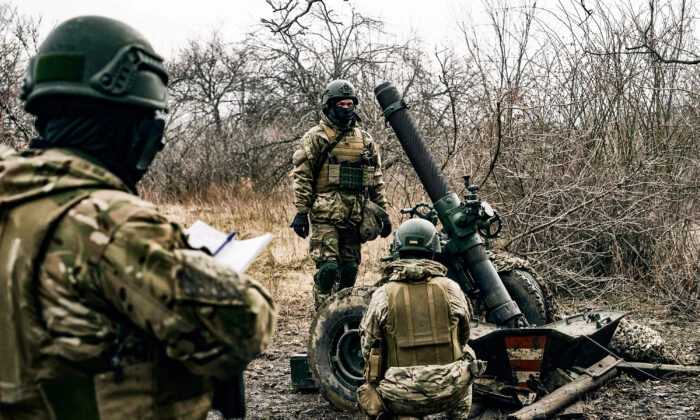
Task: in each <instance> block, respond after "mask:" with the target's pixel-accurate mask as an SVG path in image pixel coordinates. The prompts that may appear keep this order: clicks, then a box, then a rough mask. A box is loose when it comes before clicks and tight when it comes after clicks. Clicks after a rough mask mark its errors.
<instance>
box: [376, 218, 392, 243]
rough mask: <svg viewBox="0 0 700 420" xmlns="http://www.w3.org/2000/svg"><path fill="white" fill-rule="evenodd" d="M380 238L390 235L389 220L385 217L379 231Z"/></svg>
mask: <svg viewBox="0 0 700 420" xmlns="http://www.w3.org/2000/svg"><path fill="white" fill-rule="evenodd" d="M375 232H376V230H375ZM379 235H380V236H381V237H382V238H386V237H387V236H389V235H391V220H389V218H388V217H387V218H386V219H384V225H382V231H381V232H380V233H379Z"/></svg>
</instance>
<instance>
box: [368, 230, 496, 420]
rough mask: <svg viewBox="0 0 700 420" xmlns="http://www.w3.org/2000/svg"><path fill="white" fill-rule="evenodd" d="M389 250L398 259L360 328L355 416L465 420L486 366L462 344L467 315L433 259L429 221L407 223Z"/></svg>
mask: <svg viewBox="0 0 700 420" xmlns="http://www.w3.org/2000/svg"><path fill="white" fill-rule="evenodd" d="M392 251H393V253H394V254H398V259H397V260H395V261H393V262H391V263H389V264H388V265H387V266H386V267H384V268H383V270H382V282H383V283H385V284H384V285H383V286H381V287H380V288H379V289H377V290H376V291H375V292H374V294H373V295H372V300H371V302H370V304H369V307H368V308H367V312H366V313H365V315H364V317H363V318H362V322H361V323H360V336H361V342H362V355H363V357H364V361H365V371H364V376H365V379H366V380H367V383H365V384H364V385H362V386H360V388H359V389H358V391H357V393H358V403H359V406H360V410H361V411H362V412H363V414H364V415H365V416H366V417H367V418H372V419H374V418H377V416H378V415H379V414H381V413H385V415H386V414H389V415H391V416H394V417H391V418H395V419H412V418H421V417H423V416H427V415H430V414H435V413H440V412H447V415H448V418H450V419H466V418H467V417H468V415H469V409H470V408H471V389H472V382H473V381H474V379H475V378H476V377H477V376H479V375H480V374H481V373H482V372H483V371H484V370H485V368H486V363H485V362H483V361H479V360H476V359H475V356H474V352H473V350H472V349H471V348H470V347H469V346H468V345H467V341H468V339H469V317H470V308H469V305H468V303H467V300H466V299H465V297H464V294H463V293H462V291H461V290H460V288H459V285H458V284H457V283H455V282H454V281H452V280H450V279H448V278H446V277H445V273H446V272H447V269H446V268H445V267H444V266H443V265H442V264H440V263H438V262H436V261H434V260H433V258H434V257H435V254H436V253H439V252H440V235H439V233H438V231H437V229H436V228H435V226H434V225H433V224H432V223H430V222H428V221H427V220H423V219H410V220H408V221H406V222H404V223H403V224H402V225H401V226H400V227H399V229H398V230H397V231H396V232H395V234H394V239H393V242H392ZM382 418H385V417H382Z"/></svg>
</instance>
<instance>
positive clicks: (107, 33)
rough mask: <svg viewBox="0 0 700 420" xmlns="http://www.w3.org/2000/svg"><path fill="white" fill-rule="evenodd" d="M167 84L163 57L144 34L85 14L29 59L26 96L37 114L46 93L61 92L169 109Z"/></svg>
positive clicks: (29, 107)
mask: <svg viewBox="0 0 700 420" xmlns="http://www.w3.org/2000/svg"><path fill="white" fill-rule="evenodd" d="M167 84H168V74H167V72H166V70H165V67H163V59H162V58H161V57H160V56H158V55H157V54H156V53H155V52H154V51H153V47H152V46H151V44H150V43H149V42H148V41H147V40H146V38H144V36H143V35H141V34H140V33H139V32H138V31H136V30H135V29H134V28H132V27H130V26H128V25H126V24H124V23H122V22H119V21H117V20H113V19H109V18H105V17H99V16H82V17H76V18H73V19H69V20H67V21H66V22H64V23H62V24H61V25H59V26H58V27H56V29H54V30H53V31H52V32H51V34H50V35H49V36H48V37H47V39H46V40H45V41H44V42H43V44H42V45H41V47H40V48H39V51H38V53H37V55H36V56H35V57H34V58H32V59H31V61H30V63H29V68H28V69H27V73H26V76H25V79H24V86H23V87H22V94H21V98H22V99H23V100H25V104H24V108H25V110H26V111H27V112H29V113H32V114H35V115H36V112H37V105H38V104H39V103H41V102H42V100H43V99H44V98H48V97H55V96H64V97H79V98H90V99H97V100H104V101H108V102H112V103H118V104H124V105H132V106H140V107H144V108H148V109H155V110H164V109H166V108H167V91H166V86H167Z"/></svg>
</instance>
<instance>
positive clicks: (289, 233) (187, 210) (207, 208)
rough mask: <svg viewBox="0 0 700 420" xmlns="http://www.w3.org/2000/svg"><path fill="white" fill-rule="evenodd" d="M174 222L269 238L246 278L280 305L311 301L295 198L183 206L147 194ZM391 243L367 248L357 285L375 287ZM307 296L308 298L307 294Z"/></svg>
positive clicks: (224, 193)
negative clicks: (293, 224)
mask: <svg viewBox="0 0 700 420" xmlns="http://www.w3.org/2000/svg"><path fill="white" fill-rule="evenodd" d="M144 195H145V197H144V198H146V199H148V200H151V201H154V202H155V203H156V204H157V205H158V207H159V209H160V211H161V212H162V213H163V214H164V215H165V216H167V217H168V218H170V219H171V220H173V221H176V222H178V223H180V224H182V225H183V226H184V227H189V226H190V225H192V223H194V222H195V221H197V220H202V221H203V222H205V223H207V224H209V225H211V226H213V227H215V228H216V229H218V230H220V231H223V232H230V231H232V230H236V231H237V232H238V233H237V235H238V237H239V238H241V239H245V238H252V237H256V236H259V235H262V234H264V233H268V232H269V233H271V234H272V235H273V239H272V241H271V242H270V244H269V245H268V247H267V249H266V250H265V251H263V252H262V253H261V255H260V256H259V257H258V258H257V260H256V261H255V262H254V263H253V264H252V265H251V266H250V268H249V269H248V273H249V274H250V275H252V276H253V277H255V278H256V279H257V280H259V281H260V282H262V283H263V284H264V285H265V287H267V288H268V289H269V290H270V292H271V293H272V294H273V297H274V298H275V299H276V300H277V301H278V302H280V303H282V304H284V303H285V302H298V300H299V299H300V295H299V293H298V292H299V291H300V290H301V291H304V293H302V295H301V296H303V298H306V297H308V298H309V299H310V297H311V287H312V285H313V279H312V276H313V273H314V271H315V267H314V263H313V262H312V261H311V259H310V258H309V254H308V251H309V242H308V238H307V239H301V238H299V237H298V236H297V235H296V234H294V231H293V230H292V229H291V228H290V227H289V222H290V221H291V220H292V218H294V215H295V213H296V209H295V208H294V206H292V204H291V203H292V195H291V192H288V193H280V194H279V195H259V194H256V193H255V192H254V191H252V189H251V188H249V187H245V186H243V187H241V186H239V187H236V188H222V187H213V188H211V189H210V190H209V191H208V192H207V194H206V195H205V196H203V197H196V198H193V199H191V200H189V201H184V202H180V203H170V202H162V201H159V200H158V197H157V196H156V195H154V194H152V193H148V192H147V193H145V194H144ZM389 243H390V240H389V238H386V239H384V238H379V239H377V240H375V241H372V242H369V243H366V244H363V246H362V264H361V265H360V271H359V274H358V277H357V283H356V284H358V285H366V284H374V283H375V282H376V281H377V280H378V278H379V274H378V273H379V269H380V266H381V263H380V258H381V257H383V256H386V255H387V254H388V250H389ZM306 291H308V293H306Z"/></svg>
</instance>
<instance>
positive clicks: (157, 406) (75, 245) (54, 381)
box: [0, 146, 276, 419]
mask: <svg viewBox="0 0 700 420" xmlns="http://www.w3.org/2000/svg"><path fill="white" fill-rule="evenodd" d="M0 149H2V146H0ZM0 152H1V153H0V255H2V261H3V263H2V264H1V265H0V313H1V314H2V317H0V337H2V339H1V340H2V349H3V354H2V356H1V357H0V418H12V419H20V418H21V419H24V418H27V419H43V418H50V416H49V414H48V412H47V410H49V407H47V405H46V404H45V403H44V401H48V402H49V405H50V406H51V410H53V411H54V412H56V414H57V415H59V416H61V415H64V416H65V415H66V414H68V415H69V418H101V419H112V418H134V419H136V418H178V419H190V418H192V419H195V418H196V419H203V418H205V417H206V413H207V411H208V410H209V408H210V406H211V394H212V392H211V386H210V384H209V382H208V380H207V377H218V378H219V379H226V378H228V377H230V376H231V375H233V374H235V373H239V372H241V371H242V370H243V369H244V368H245V366H246V364H247V363H248V362H249V361H250V360H251V359H253V358H254V357H255V356H256V355H258V354H259V353H260V352H261V351H262V350H264V349H265V347H266V346H267V344H268V342H269V339H270V335H271V334H272V331H273V328H274V324H275V321H276V309H275V306H274V304H273V302H272V300H271V298H270V296H269V294H268V293H267V291H266V290H265V289H264V287H263V286H262V285H260V284H259V283H258V282H256V281H255V280H253V279H251V278H249V277H247V276H246V275H243V274H237V273H236V272H234V271H232V270H229V269H228V268H226V267H224V266H222V265H220V264H218V263H217V262H215V261H214V259H213V258H212V257H211V256H209V255H207V254H205V253H204V252H202V251H199V250H193V249H191V248H190V247H189V246H188V245H187V243H186V238H185V236H184V234H183V231H182V229H181V228H180V227H179V226H178V225H176V224H173V223H169V222H168V221H167V220H166V219H165V218H164V217H163V216H162V215H161V214H160V213H158V211H157V210H156V209H155V208H154V207H153V206H152V205H151V204H149V203H146V202H144V201H141V200H139V199H138V198H137V197H136V196H134V195H132V194H130V193H129V192H128V190H127V188H126V187H125V186H124V184H123V183H122V182H121V181H120V180H119V178H117V177H115V176H114V175H113V174H112V173H111V172H108V171H106V170H104V169H103V168H102V167H101V166H97V165H95V164H93V163H91V162H90V161H88V160H86V159H85V158H83V157H81V156H80V155H78V154H77V152H75V153H74V152H70V151H68V150H66V149H47V150H30V151H23V152H19V153H17V152H14V151H12V150H9V149H4V150H0ZM98 413H99V417H98Z"/></svg>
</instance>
